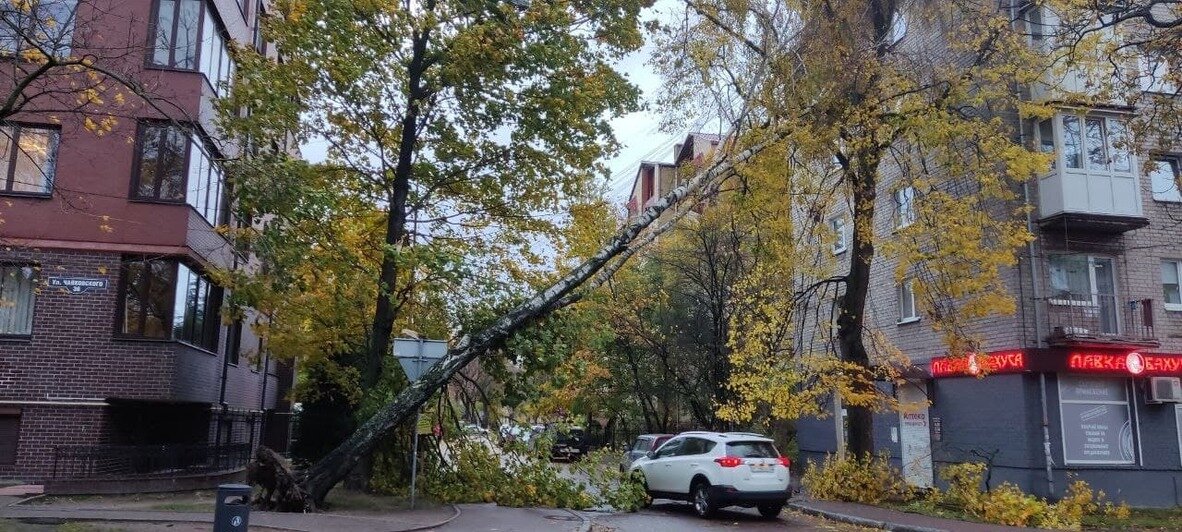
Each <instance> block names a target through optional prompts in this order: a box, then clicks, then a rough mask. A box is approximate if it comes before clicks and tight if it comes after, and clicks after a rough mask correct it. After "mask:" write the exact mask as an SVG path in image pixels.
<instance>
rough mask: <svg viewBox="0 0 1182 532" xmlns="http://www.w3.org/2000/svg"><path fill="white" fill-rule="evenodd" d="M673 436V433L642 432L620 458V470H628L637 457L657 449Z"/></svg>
mask: <svg viewBox="0 0 1182 532" xmlns="http://www.w3.org/2000/svg"><path fill="white" fill-rule="evenodd" d="M672 437H673V435H672V434H641V435H640V436H637V437H636V441H634V442H632V446H631V447H629V448H628V450H627V451H625V452H624V457H623V458H622V459H621V460H620V472H621V473H622V472H624V471H627V470H628V468H629V467H631V466H632V462H635V461H636V459H637V458H640V457H642V456H644V455H645V454H646V453H648V452H649V451H655V450H657V448H658V447H660V446H661V445H663V444H664V443H665V442H667V441H669V438H672Z"/></svg>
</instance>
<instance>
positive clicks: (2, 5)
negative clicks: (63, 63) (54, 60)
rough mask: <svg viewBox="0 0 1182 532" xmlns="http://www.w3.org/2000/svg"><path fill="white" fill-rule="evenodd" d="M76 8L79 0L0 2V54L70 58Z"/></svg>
mask: <svg viewBox="0 0 1182 532" xmlns="http://www.w3.org/2000/svg"><path fill="white" fill-rule="evenodd" d="M77 9H78V0H25V1H22V2H17V1H9V2H0V54H16V53H20V52H33V53H38V52H39V53H42V54H46V55H52V56H54V57H67V56H69V55H70V46H71V44H72V42H73V38H74V15H75V12H76V11H77Z"/></svg>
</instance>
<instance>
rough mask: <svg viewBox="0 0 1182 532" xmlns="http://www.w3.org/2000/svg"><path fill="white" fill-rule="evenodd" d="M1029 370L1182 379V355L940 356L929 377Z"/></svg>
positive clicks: (1053, 352)
mask: <svg viewBox="0 0 1182 532" xmlns="http://www.w3.org/2000/svg"><path fill="white" fill-rule="evenodd" d="M1027 371H1045V372H1067V373H1089V374H1096V375H1112V376H1122V377H1129V376H1132V377H1149V376H1155V377H1161V376H1171V377H1182V354H1172V353H1144V352H1140V351H1130V350H1125V351H1120V350H1098V349H1092V350H1085V349H1067V348H1049V349H1021V350H1010V351H994V352H992V353H972V354H968V355H965V356H961V357H936V358H933V359H931V361H929V362H928V374H929V375H931V376H932V377H935V378H940V377H974V376H982V375H989V374H992V373H1023V372H1027Z"/></svg>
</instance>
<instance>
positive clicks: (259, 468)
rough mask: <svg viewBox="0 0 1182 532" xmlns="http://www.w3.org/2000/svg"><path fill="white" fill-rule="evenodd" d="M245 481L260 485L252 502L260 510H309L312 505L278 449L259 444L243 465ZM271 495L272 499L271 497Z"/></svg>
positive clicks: (311, 508) (312, 507)
mask: <svg viewBox="0 0 1182 532" xmlns="http://www.w3.org/2000/svg"><path fill="white" fill-rule="evenodd" d="M246 481H247V482H248V483H250V484H252V485H257V486H259V487H260V488H262V491H260V492H259V494H258V495H257V496H255V498H254V502H253V503H252V504H253V505H254V507H255V508H258V509H260V510H277V511H280V512H310V511H312V510H313V509H315V507H314V505H313V504H312V499H311V498H310V497H308V493H307V492H305V491H304V490H303V488H301V487H300V484H299V481H298V479H297V478H296V476H295V475H294V474H293V473H292V471H291V468H290V467H288V466H287V461H286V460H284V458H283V457H282V456H279V453H276V452H275V451H272V450H271V449H269V448H267V447H263V446H259V448H258V450H257V451H255V454H254V462H251V464H250V467H248V468H247V469H246ZM272 499H274V500H272Z"/></svg>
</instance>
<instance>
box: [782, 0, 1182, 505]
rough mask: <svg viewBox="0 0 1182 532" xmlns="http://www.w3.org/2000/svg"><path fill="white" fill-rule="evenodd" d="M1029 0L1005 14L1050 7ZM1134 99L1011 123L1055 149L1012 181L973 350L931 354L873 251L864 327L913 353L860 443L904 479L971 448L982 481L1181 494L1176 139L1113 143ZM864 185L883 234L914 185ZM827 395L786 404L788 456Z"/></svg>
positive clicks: (1181, 230)
mask: <svg viewBox="0 0 1182 532" xmlns="http://www.w3.org/2000/svg"><path fill="white" fill-rule="evenodd" d="M1044 9H1045V8H1042V7H1038V6H1037V5H1032V6H1029V7H1027V8H1026V11H1024V12H1023V13H1022V15H1023V17H1022V18H1023V19H1025V20H1026V21H1027V24H1029V23H1030V21H1032V20H1037V21H1038V23H1039V24H1053V23H1052V22H1048V21H1051V20H1053V13H1049V12H1046V11H1044ZM1028 33H1030V34H1032V35H1033V37H1032V38H1033V39H1040V38H1042V37H1040V35H1041V34H1042V33H1043V32H1040V31H1029V32H1028ZM1033 44H1038V43H1033ZM1072 82H1073V79H1072V78H1071V76H1070V75H1068V79H1066V80H1064V79H1059V80H1048V82H1047V83H1042V84H1039V85H1038V86H1035V87H1031V88H1030V91H1029V93H1030V97H1031V98H1035V99H1042V100H1043V101H1055V98H1057V96H1056V94H1061V93H1059V92H1057V89H1056V87H1057V88H1059V89H1062V88H1064V87H1063V86H1064V85H1069V84H1070V83H1072ZM1067 88H1074V89H1082V88H1083V87H1082V86H1080V87H1067ZM1136 112H1138V110H1137V109H1131V108H1128V107H1125V106H1120V105H1097V106H1093V107H1080V106H1078V105H1067V104H1063V105H1062V107H1061V108H1060V110H1059V112H1058V113H1057V114H1056V115H1055V116H1054V117H1053V118H1049V119H1046V120H1041V121H1021V122H1015V125H1016V126H1018V127H1016V128H1015V130H1016V131H1021V132H1022V135H1023V136H1024V137H1025V140H1026V141H1027V142H1029V143H1030V145H1032V146H1035V147H1041V148H1043V149H1044V150H1045V151H1047V152H1053V153H1054V157H1055V159H1054V164H1053V167H1052V168H1051V169H1050V170H1049V171H1048V172H1046V173H1045V174H1043V175H1040V176H1037V177H1036V178H1035V179H1033V180H1032V181H1031V182H1030V183H1028V184H1027V186H1026V187H1025V188H1024V190H1021V191H1019V193H1020V194H1021V195H1022V196H1023V201H1025V202H1027V203H1028V204H1029V205H1030V206H1031V213H1030V215H1029V217H1030V219H1029V226H1030V228H1031V230H1032V232H1033V234H1034V235H1035V237H1036V239H1035V240H1034V241H1033V242H1032V243H1031V244H1030V245H1029V247H1028V248H1027V249H1025V250H1024V251H1023V252H1022V253H1021V255H1020V257H1019V261H1018V264H1017V265H1016V266H1015V267H1013V268H1010V269H1008V270H1007V271H1006V283H1007V285H1008V287H1009V290H1010V291H1011V295H1012V296H1013V297H1014V298H1015V299H1016V300H1017V301H1018V310H1017V312H1016V313H1015V314H1013V315H1007V316H994V317H990V318H988V319H984V320H981V321H980V322H979V323H977V324H975V330H974V332H975V333H977V334H979V335H980V337H981V338H982V340H983V341H984V345H983V346H982V348H981V350H980V351H981V352H980V353H977V354H973V355H970V356H968V357H956V358H950V357H948V356H947V353H946V346H945V345H944V343H943V342H942V340H941V337H940V335H938V334H937V332H936V331H934V330H933V329H932V327H931V326H930V325H929V324H928V323H926V321H927V320H926V319H925V318H924V317H923V316H922V312H921V311H920V309H918V308H917V305H916V301H915V290H914V288H915V287H914V283H919V282H923V281H922V279H920V278H908V279H906V280H904V281H903V282H902V283H897V282H896V280H895V279H896V278H895V272H894V270H895V268H894V266H895V265H894V264H891V263H890V261H888V260H882V259H881V258H879V259H876V261H875V263H874V264H873V267H872V280H871V283H870V286H871V289H870V299H869V304H868V308H867V318H868V321H869V323H870V325H869V326H870V327H873V328H875V329H876V330H879V331H881V332H883V333H884V335H885V337H886V338H888V339H889V340H890V341H891V343H893V344H894V346H896V347H897V348H899V349H900V350H901V351H902V352H903V353H904V354H906V355H907V356H908V357H909V358H910V361H911V363H912V364H914V367H913V368H912V371H910V372H909V374H907V378H906V379H905V380H904V381H901V382H898V383H882V387H883V389H884V390H886V391H888V393H893V394H894V396H895V397H896V398H897V399H899V400H900V402H901V403H903V404H904V405H905V406H906V408H904V409H903V410H902V411H901V412H898V413H889V414H881V415H876V417H875V442H876V446H877V447H878V448H879V449H880V450H884V451H888V452H889V453H890V454H891V456H892V458H893V459H895V460H896V464H897V465H899V466H900V467H902V469H903V471H904V473H905V475H906V477H907V479H908V481H909V482H911V483H913V484H917V485H923V486H930V485H932V483H933V481H934V479H933V476H934V475H933V470H938V469H939V467H940V466H941V465H944V464H950V463H958V462H965V461H982V462H987V463H988V464H989V466H990V468H991V476H990V478H991V482H992V484H993V485H994V486H996V485H997V484H1000V483H1001V482H1003V481H1008V482H1012V483H1014V484H1017V485H1018V486H1020V487H1021V488H1022V489H1024V490H1026V491H1029V492H1032V493H1035V494H1038V495H1042V496H1049V497H1058V496H1061V495H1062V494H1063V493H1064V490H1065V489H1066V487H1067V485H1068V484H1069V482H1070V481H1071V480H1072V479H1080V480H1085V481H1087V482H1088V483H1089V484H1090V485H1091V486H1092V487H1093V488H1097V489H1100V490H1103V491H1104V492H1105V493H1107V494H1108V495H1109V497H1111V498H1114V499H1116V500H1124V501H1127V502H1129V503H1130V504H1134V505H1147V506H1174V505H1179V504H1182V490H1179V486H1182V389H1180V386H1179V377H1182V296H1180V295H1179V294H1180V292H1179V286H1180V284H1179V283H1180V279H1182V193H1180V192H1179V190H1178V188H1177V183H1178V172H1179V168H1180V163H1179V161H1180V160H1182V159H1180V157H1182V154H1180V153H1178V152H1176V151H1175V152H1164V151H1161V150H1158V149H1155V148H1156V147H1153V146H1147V147H1146V148H1147V149H1145V150H1132V149H1130V148H1131V144H1130V142H1128V141H1127V139H1129V138H1130V134H1129V133H1128V131H1129V128H1128V126H1127V122H1128V120H1129V119H1130V118H1131V117H1132V116H1134V113H1136ZM1014 120H1017V118H1014ZM1145 154H1148V155H1145ZM889 174H890V172H884V175H889ZM882 187H883V188H882V190H883V191H884V192H883V193H880V194H879V195H878V200H877V201H878V203H877V205H876V217H875V220H874V222H873V227H874V231H875V232H876V233H877V234H878V235H880V236H879V238H890V236H889V235H891V234H892V231H893V230H894V229H895V228H896V227H899V226H903V225H906V224H907V223H909V222H911V221H913V220H914V216H915V214H914V209H915V202H917V201H922V198H921V197H918V196H917V194H916V192H915V191H914V190H912V189H908V188H905V187H901V186H899V185H898V183H897V182H892V181H891V180H889V179H888V180H886V182H884V183H883V184H882ZM1008 212H1013V211H1012V210H1010V211H1008ZM849 226H850V224H849V223H846V219H845V218H842V217H841V216H837V217H835V222H834V223H833V225H832V227H833V229H834V230H835V231H838V232H839V233H841V234H840V235H838V238H837V239H836V244H835V245H834V246H833V249H832V253H834V254H835V255H841V254H844V253H847V252H848V250H847V249H846V246H845V245H844V242H846V239H847V238H848V231H850V230H851V229H850V227H849ZM846 262H847V263H848V261H846ZM835 410H837V411H835V412H834V414H835V416H834V417H833V418H832V419H824V420H817V419H805V420H801V421H800V423H799V425H798V430H799V433H798V435H799V441H800V448H801V451H802V453H803V454H804V455H805V457H806V458H810V459H817V458H818V457H821V456H823V455H824V454H825V453H831V452H834V451H836V450H837V449H838V448H839V447H840V445H841V441H840V439H841V438H842V437H843V424H842V422H841V419H842V415H841V412H840V407H836V408H835Z"/></svg>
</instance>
